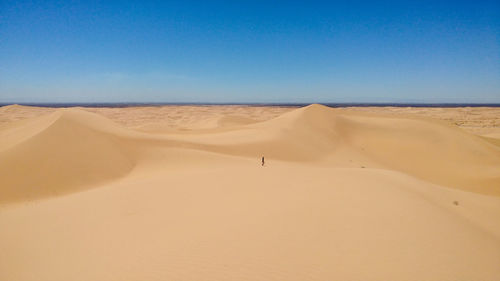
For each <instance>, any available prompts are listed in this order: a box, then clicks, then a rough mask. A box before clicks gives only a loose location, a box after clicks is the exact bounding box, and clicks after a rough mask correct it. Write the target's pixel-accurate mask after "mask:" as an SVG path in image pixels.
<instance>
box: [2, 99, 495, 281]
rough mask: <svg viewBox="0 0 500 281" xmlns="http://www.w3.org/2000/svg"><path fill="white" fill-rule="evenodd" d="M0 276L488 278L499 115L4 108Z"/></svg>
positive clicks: (487, 111) (477, 111)
mask: <svg viewBox="0 0 500 281" xmlns="http://www.w3.org/2000/svg"><path fill="white" fill-rule="evenodd" d="M262 156H264V157H265V160H266V161H265V165H264V166H262V165H261V157H262ZM0 280H19V281H22V280H37V281H38V280H51V281H56V280H189V281H193V280H207V281H208V280H269V281H270V280H290V281H292V280H300V281H304V280H483V281H488V280H500V108H391V107H387V108H378V107H375V108H329V107H325V106H322V105H316V104H314V105H310V106H307V107H303V108H292V107H258V106H255V107H254V106H161V107H160V106H158V107H129V108H64V109H56V108H39V107H27V106H19V105H11V106H4V107H1V108H0Z"/></svg>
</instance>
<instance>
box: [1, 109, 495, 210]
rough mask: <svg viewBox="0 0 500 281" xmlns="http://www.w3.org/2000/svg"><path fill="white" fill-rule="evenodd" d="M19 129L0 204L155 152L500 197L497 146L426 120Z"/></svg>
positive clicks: (70, 112)
mask: <svg viewBox="0 0 500 281" xmlns="http://www.w3.org/2000/svg"><path fill="white" fill-rule="evenodd" d="M210 122H214V121H213V120H212V121H210ZM17 123H19V124H13V125H11V126H10V128H7V129H5V128H4V129H3V130H1V131H0V135H1V136H2V142H0V171H1V173H2V174H4V175H9V176H7V177H5V178H4V180H3V185H2V189H1V190H0V192H1V195H2V196H1V197H0V198H1V199H0V202H10V201H18V200H22V199H25V198H24V197H28V198H37V197H46V196H51V195H56V194H66V193H69V192H72V191H76V190H80V189H84V188H88V187H92V185H94V184H98V183H102V182H106V181H109V180H113V179H117V178H120V177H122V176H125V175H126V174H128V173H129V172H130V171H132V169H133V168H134V167H135V166H136V165H137V163H138V161H139V159H140V161H143V162H144V161H146V162H147V161H148V159H147V158H145V157H144V153H142V154H141V151H142V150H147V149H151V147H154V148H158V149H160V150H161V149H163V150H169V149H170V150H172V149H190V150H195V151H207V152H213V153H218V154H225V155H233V156H238V157H250V158H258V157H260V155H265V156H266V157H268V159H273V160H281V161H295V162H303V161H305V162H307V163H317V164H321V165H332V166H333V167H339V166H340V167H342V166H346V165H347V166H349V164H350V163H349V162H351V163H352V161H355V162H357V163H366V164H364V165H370V166H372V167H375V168H385V169H395V170H399V171H402V172H404V173H407V174H409V175H413V176H416V177H419V178H422V179H424V180H428V181H430V182H433V183H437V184H441V185H444V186H448V187H453V188H460V189H462V190H466V191H472V192H478V193H483V194H491V195H496V196H499V195H500V147H499V146H497V145H495V144H493V143H491V142H488V141H486V140H484V139H482V138H481V137H478V136H475V135H471V134H469V133H466V132H464V131H463V130H460V129H458V128H455V127H451V126H447V125H445V124H440V123H433V122H431V121H427V120H420V119H402V118H394V117H387V116H380V115H366V114H355V113H341V112H339V111H337V110H335V109H331V108H328V107H325V106H322V105H310V106H307V107H304V108H300V109H297V110H294V111H291V112H288V113H285V114H283V115H281V116H279V117H277V118H274V119H271V120H268V121H263V122H253V121H250V120H248V119H242V118H236V119H235V120H233V117H226V118H222V119H221V120H220V121H216V123H229V125H228V126H229V129H226V130H222V131H220V130H219V131H218V130H215V131H213V130H208V131H207V130H200V131H198V133H193V132H190V133H189V134H183V133H182V131H177V132H175V133H170V134H162V135H151V134H147V133H144V132H142V133H139V132H134V131H132V130H129V129H126V128H123V127H121V126H119V125H118V124H116V123H114V122H112V121H110V120H108V119H106V118H104V117H102V116H99V115H97V114H95V113H90V112H87V111H85V110H82V109H62V110H58V111H56V112H53V113H50V114H48V115H45V116H41V117H36V118H33V119H30V120H23V121H19V122H17ZM234 126H236V127H234ZM231 128H232V129H231ZM181 161H182V160H181ZM360 165H362V164H360ZM26 174H30V176H29V177H26V176H23V175H26Z"/></svg>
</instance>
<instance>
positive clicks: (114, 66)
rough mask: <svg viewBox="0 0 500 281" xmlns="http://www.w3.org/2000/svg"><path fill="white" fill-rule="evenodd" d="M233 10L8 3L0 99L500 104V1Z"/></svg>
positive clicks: (190, 5)
mask: <svg viewBox="0 0 500 281" xmlns="http://www.w3.org/2000/svg"><path fill="white" fill-rule="evenodd" d="M144 2H147V3H144ZM226 2H229V1H220V2H219V1H210V3H208V1H200V2H194V1H192V2H189V1H179V2H172V1H157V2H155V1H137V2H134V1H116V2H110V1H108V2H102V1H74V2H73V1H26V2H24V1H9V0H2V1H0V102H20V103H22V102H500V1H489V2H488V1H468V2H461V1H449V2H439V1H428V2H427V1H418V2H395V1H393V2H378V3H374V2H372V1H366V2H365V1H357V2H356V1H354V2H351V1H350V2H332V1H330V2H313V1H303V2H301V3H300V2H294V1H287V2H284V1H283V2H282V1H248V2H242V1H233V3H226Z"/></svg>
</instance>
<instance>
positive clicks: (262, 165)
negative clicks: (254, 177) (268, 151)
mask: <svg viewBox="0 0 500 281" xmlns="http://www.w3.org/2000/svg"><path fill="white" fill-rule="evenodd" d="M264 164H265V162H264V156H262V166H264Z"/></svg>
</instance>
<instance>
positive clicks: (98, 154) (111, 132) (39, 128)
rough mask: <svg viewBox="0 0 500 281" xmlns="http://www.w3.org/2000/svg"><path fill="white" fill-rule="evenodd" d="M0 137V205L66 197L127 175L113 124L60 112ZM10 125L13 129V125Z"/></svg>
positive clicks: (128, 162)
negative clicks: (58, 196) (46, 197)
mask: <svg viewBox="0 0 500 281" xmlns="http://www.w3.org/2000/svg"><path fill="white" fill-rule="evenodd" d="M26 121H27V122H22V124H19V127H17V126H14V127H13V128H10V129H7V130H3V131H1V132H0V137H1V138H2V143H1V146H0V171H1V172H0V173H1V174H2V175H6V176H3V177H2V188H1V196H0V202H9V201H12V200H15V201H18V200H22V199H33V198H37V197H40V196H52V195H58V194H65V193H69V192H72V191H75V190H78V189H80V188H84V187H90V186H92V185H93V184H98V183H101V182H104V181H108V180H111V179H113V178H116V177H119V176H122V175H124V174H126V173H128V172H130V171H131V170H132V168H133V167H134V165H135V162H134V159H132V158H131V157H130V156H129V155H128V154H127V149H126V147H125V146H124V145H123V144H122V143H121V142H120V137H118V135H117V134H116V132H117V131H119V130H116V129H115V128H118V127H116V126H115V125H114V124H112V123H111V122H110V121H109V120H107V119H105V118H102V117H99V116H97V115H94V114H92V113H88V112H85V111H81V110H62V111H58V112H55V113H51V114H49V115H48V116H44V117H41V118H38V119H34V120H26ZM14 125H15V124H14Z"/></svg>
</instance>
